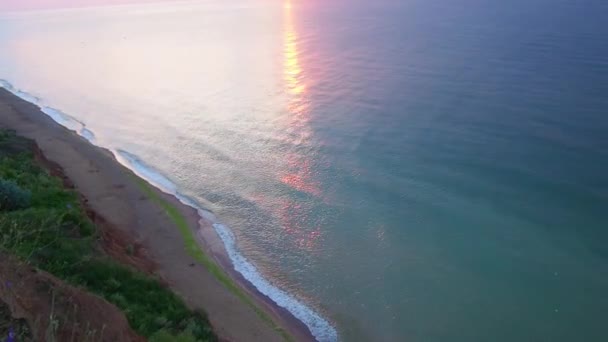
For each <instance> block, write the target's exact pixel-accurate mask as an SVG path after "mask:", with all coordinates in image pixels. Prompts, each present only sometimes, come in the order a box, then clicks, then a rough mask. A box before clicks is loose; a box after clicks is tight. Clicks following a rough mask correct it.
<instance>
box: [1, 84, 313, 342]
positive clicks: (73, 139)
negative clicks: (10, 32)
mask: <svg viewBox="0 0 608 342" xmlns="http://www.w3.org/2000/svg"><path fill="white" fill-rule="evenodd" d="M0 128H8V129H13V130H15V131H16V132H17V134H19V135H22V136H24V137H26V138H29V139H32V140H35V141H36V143H37V144H38V146H39V148H40V150H41V152H42V154H43V155H44V156H45V157H46V158H47V159H48V160H50V161H52V162H54V163H56V164H57V165H59V166H60V167H61V168H62V169H63V173H64V174H65V176H67V177H68V178H69V180H70V182H71V183H72V184H73V185H74V187H75V189H76V191H78V192H79V193H80V194H81V195H82V196H83V197H84V198H85V199H86V201H87V205H88V206H89V207H90V209H91V210H93V211H94V212H95V214H96V215H99V216H100V217H101V218H102V219H103V220H104V221H106V222H108V223H109V224H110V225H111V226H112V227H114V228H116V229H118V230H120V231H121V232H123V233H126V234H128V235H129V237H130V238H131V239H134V240H135V241H137V243H138V244H141V245H142V246H143V247H144V248H145V250H146V251H147V255H148V257H149V258H150V259H151V260H152V261H153V262H154V264H155V265H156V267H155V269H156V271H155V273H156V274H157V275H159V276H160V277H161V278H162V279H163V280H164V281H165V282H166V283H167V284H169V286H170V287H171V289H172V290H173V291H174V292H176V293H177V294H178V295H180V296H181V297H182V298H183V299H184V300H185V301H186V303H187V304H188V305H189V306H191V307H192V308H201V309H203V310H204V311H205V312H206V313H207V314H208V317H209V320H210V321H211V324H212V325H213V327H214V330H215V331H216V333H217V334H218V336H219V337H220V338H221V339H222V340H229V341H265V342H272V341H282V340H285V337H284V336H283V335H282V334H281V333H280V332H279V331H278V330H277V329H276V327H277V326H278V327H280V328H281V329H283V330H284V331H287V333H288V335H290V337H291V338H293V339H294V340H296V341H310V340H314V339H313V338H312V335H311V334H310V332H309V331H308V329H307V328H306V326H304V324H302V323H301V322H300V321H298V320H297V319H295V318H294V317H293V316H292V315H291V314H289V313H288V312H287V311H286V310H284V309H282V308H280V307H278V306H276V305H274V303H273V302H272V301H270V300H269V299H268V298H266V297H265V296H263V295H262V294H260V293H259V292H257V291H256V290H255V288H253V287H252V286H251V285H250V284H249V283H248V282H246V281H245V280H244V279H243V278H242V277H240V275H239V274H237V273H236V272H234V270H233V269H232V267H231V264H230V261H229V259H227V257H226V255H225V251H224V250H223V248H222V244H221V242H220V241H219V240H218V238H217V236H216V235H215V233H214V230H213V228H212V226H211V223H210V222H204V221H201V222H199V220H200V217H199V215H198V213H197V212H196V210H195V209H193V208H191V207H189V206H187V205H184V204H182V203H180V202H179V201H178V200H177V199H176V198H175V197H173V196H171V195H168V194H165V193H163V192H161V191H160V190H157V189H155V188H154V189H153V191H154V192H156V195H155V197H156V196H158V197H160V198H161V199H162V200H164V201H167V202H168V203H170V204H171V205H173V206H174V207H176V208H177V209H178V210H179V211H180V213H181V215H182V216H183V217H184V218H186V220H187V221H188V225H189V226H190V227H191V229H192V231H193V233H194V234H195V236H197V238H199V240H200V241H199V242H200V244H201V245H202V247H203V250H204V252H205V253H206V254H207V255H208V256H209V257H211V258H212V259H213V260H215V262H216V263H218V264H219V265H220V266H222V267H223V269H224V270H225V271H226V273H228V274H229V275H230V276H231V277H232V278H233V279H234V280H235V281H236V283H237V284H238V285H239V286H240V287H241V289H242V290H243V291H245V293H247V294H248V296H250V298H252V299H253V302H254V303H255V305H256V306H257V307H258V308H260V309H261V311H262V312H265V313H266V314H267V315H268V316H270V317H271V318H272V321H274V325H275V326H274V327H273V324H271V323H270V322H268V320H265V319H263V318H262V315H260V314H259V313H257V312H256V310H255V309H254V308H253V307H252V305H250V304H248V303H246V302H245V301H244V300H242V299H240V298H238V297H237V296H236V295H235V294H234V293H233V292H231V291H230V290H229V289H228V288H226V287H225V286H224V285H223V284H221V283H220V282H219V281H218V280H217V279H216V278H215V277H214V276H213V275H212V274H211V273H210V272H209V271H208V270H207V269H206V268H205V267H204V266H203V265H200V264H199V263H198V262H197V261H196V260H195V259H194V258H193V257H192V256H190V255H189V253H188V252H187V250H186V248H185V245H184V240H183V237H182V235H181V234H180V232H179V230H178V229H177V227H176V226H175V224H174V222H173V221H172V220H171V219H170V218H169V217H168V215H167V213H166V212H165V210H164V209H163V208H162V207H161V206H159V205H158V203H157V202H156V201H154V200H152V199H151V198H150V196H149V194H147V193H146V191H145V190H144V189H142V187H141V186H140V185H139V184H138V179H137V178H136V177H134V174H133V172H132V171H131V170H129V169H127V168H126V167H124V166H123V165H121V164H120V163H119V162H118V161H117V160H116V159H115V158H114V156H113V154H112V153H111V152H110V151H108V150H105V149H102V148H99V147H96V146H94V145H92V144H90V143H89V142H88V141H87V140H86V139H84V138H82V137H80V136H78V135H77V134H76V133H74V132H71V131H69V130H67V129H66V128H64V127H62V126H60V125H59V124H57V123H56V122H55V121H53V120H52V119H51V118H50V117H48V116H47V115H45V114H44V113H42V112H41V111H40V110H39V108H38V107H37V106H35V105H33V104H31V103H28V102H26V101H24V100H22V99H20V98H18V97H16V96H15V95H13V94H11V93H9V92H8V91H7V90H5V89H2V88H0ZM201 231H202V232H203V234H199V232H201ZM150 300H154V298H150Z"/></svg>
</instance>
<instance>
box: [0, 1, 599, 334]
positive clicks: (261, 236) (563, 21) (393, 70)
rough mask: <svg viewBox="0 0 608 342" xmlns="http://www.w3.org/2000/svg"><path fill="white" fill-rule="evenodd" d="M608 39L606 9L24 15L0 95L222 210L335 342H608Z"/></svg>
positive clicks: (418, 6) (508, 6) (378, 7)
mask: <svg viewBox="0 0 608 342" xmlns="http://www.w3.org/2000/svg"><path fill="white" fill-rule="evenodd" d="M606 18H608V3H606V2H604V1H600V0H587V1H568V0H552V1H549V0H531V1H520V0H515V1H509V2H506V1H498V0H485V1H484V0H458V1H439V0H431V1H428V0H427V1H423V0H411V1H390V0H381V1H373V2H371V1H357V0H349V1H347V0H337V1H332V2H328V1H320V0H313V1H283V2H281V1H270V0H269V1H233V2H225V1H224V2H219V1H218V2H211V1H204V2H194V3H186V4H171V5H169V4H165V5H162V4H160V5H159V4H156V5H137V6H124V7H104V8H92V9H86V10H68V11H47V12H28V13H25V12H24V13H18V14H15V13H13V14H4V15H1V16H0V51H2V54H0V78H2V79H4V80H6V81H7V82H9V83H10V84H12V86H13V87H15V88H18V89H21V90H22V91H24V92H27V93H29V94H30V95H32V96H35V97H36V98H37V99H33V100H36V101H38V103H40V105H41V106H43V107H45V108H46V112H48V113H50V115H54V116H55V118H56V119H57V120H59V121H61V120H63V121H64V124H66V125H68V126H71V128H72V129H75V130H77V131H79V132H80V133H81V134H83V135H84V136H86V137H87V138H89V139H90V140H91V141H92V142H93V143H95V144H98V145H101V146H106V147H108V148H110V149H113V150H115V151H124V153H126V154H124V155H126V156H129V158H131V159H129V160H131V161H132V163H131V164H130V165H131V166H132V167H134V168H136V169H138V170H139V171H140V172H144V173H145V174H146V175H148V178H152V179H153V180H154V179H156V181H157V183H160V184H161V185H163V184H164V185H165V188H166V187H170V188H174V189H175V190H177V191H179V192H180V193H181V194H182V195H183V196H187V197H188V198H190V199H192V200H194V201H196V202H197V203H198V205H200V206H201V207H204V208H207V209H209V210H212V211H213V212H214V214H215V216H216V217H217V219H218V220H219V221H220V222H221V223H222V224H223V227H226V228H227V229H228V230H229V231H230V232H232V234H233V235H234V238H235V241H236V245H235V247H236V250H237V252H238V253H239V254H238V256H242V257H244V258H246V260H245V261H244V259H239V258H235V263H236V265H237V268H238V267H240V266H243V265H244V264H242V263H243V262H247V263H251V265H255V268H256V269H257V270H256V271H251V269H248V268H247V267H245V269H246V270H244V271H243V272H245V273H247V272H249V273H248V274H249V275H250V279H252V280H253V281H254V282H255V283H257V284H258V285H260V284H262V283H263V282H264V281H265V282H268V283H269V284H263V285H260V286H264V287H265V288H269V287H268V286H270V284H272V287H274V289H275V290H278V291H284V292H276V291H275V292H272V291H271V292H272V294H274V295H275V298H276V299H277V300H279V301H282V302H283V303H294V300H298V301H299V303H301V304H302V305H306V307H305V308H303V307H302V306H299V307H297V308H295V309H294V310H295V311H298V312H305V314H303V316H302V317H304V319H309V321H308V323H309V326H311V327H312V330H313V331H314V332H316V334H317V336H319V337H320V339H324V340H325V339H329V340H331V339H332V338H333V335H332V328H329V327H327V326H325V325H323V323H324V322H328V323H329V324H331V325H332V326H333V327H334V328H335V329H336V330H337V332H338V335H339V337H340V339H341V340H346V341H371V340H374V341H605V340H606V336H608V327H607V326H606V324H605V322H606V319H605V317H606V312H607V311H608V118H606V111H607V110H608V27H607V26H606V23H605V19H606ZM6 86H8V85H6ZM15 91H16V90H15ZM22 95H23V94H22ZM58 110H59V111H58ZM161 175H162V176H161ZM256 272H257V273H256ZM252 274H253V276H252ZM258 275H261V276H263V277H264V279H265V280H260V279H258V278H256V276H258ZM273 291H274V290H273ZM281 293H282V294H287V293H288V294H289V296H290V297H289V298H287V299H286V298H283V297H282V299H280V298H279V297H281V296H282V295H281ZM307 310H310V312H309V311H307ZM311 312H314V313H311Z"/></svg>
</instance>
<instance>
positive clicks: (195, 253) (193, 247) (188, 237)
mask: <svg viewBox="0 0 608 342" xmlns="http://www.w3.org/2000/svg"><path fill="white" fill-rule="evenodd" d="M134 178H135V181H137V183H138V184H139V186H140V188H141V189H142V190H143V191H144V192H145V193H146V195H147V196H148V197H149V198H150V199H152V200H153V201H155V202H156V203H157V204H158V205H160V206H161V207H162V208H163V209H164V210H165V213H166V214H167V216H169V218H171V220H172V221H173V223H175V226H176V227H177V228H178V229H179V231H180V233H181V234H182V238H183V239H184V247H185V249H186V251H187V252H188V254H190V256H192V257H193V258H195V259H196V260H197V261H198V262H199V263H201V264H202V265H204V266H205V267H206V268H207V269H208V270H209V272H211V274H213V275H214V276H215V277H216V278H217V279H218V280H219V281H220V282H221V283H222V284H223V285H224V286H226V288H228V289H229V290H230V291H231V292H232V293H234V294H235V295H236V296H237V297H239V298H240V299H241V300H242V301H244V302H245V303H247V304H248V305H249V306H251V307H252V308H253V309H254V310H255V312H256V313H257V314H258V315H259V316H260V317H261V318H262V319H263V320H264V321H266V322H267V323H268V324H270V325H271V326H272V327H273V328H274V329H275V330H276V331H277V332H279V333H280V334H281V336H282V337H283V339H285V340H286V341H291V340H292V338H291V336H290V335H289V334H288V333H287V331H285V329H283V328H281V327H280V326H278V325H277V324H276V323H275V322H274V321H273V320H272V318H271V317H270V316H269V315H268V314H267V313H266V312H264V311H263V310H261V309H260V308H259V307H258V306H257V305H256V304H255V303H254V302H253V300H252V299H251V298H250V297H249V295H247V294H246V293H245V292H244V291H243V290H242V289H241V288H240V287H239V286H238V285H237V284H236V283H235V282H234V281H233V280H232V278H230V277H229V276H228V275H227V274H226V273H225V272H224V271H223V270H222V269H221V268H220V267H219V266H218V265H217V264H216V263H215V262H213V260H211V259H210V258H209V257H208V256H207V255H206V254H205V253H204V252H203V251H202V250H201V248H200V246H199V244H198V243H197V242H196V238H195V237H194V235H193V234H192V231H191V230H190V227H189V226H188V222H187V221H186V219H185V218H184V217H183V216H182V214H181V213H180V211H179V210H178V209H177V208H176V207H175V206H173V205H172V204H171V203H169V202H167V201H165V200H163V199H162V198H161V197H160V196H158V194H157V193H156V192H155V191H154V190H153V189H152V187H151V186H150V184H148V183H147V182H146V181H145V180H143V179H141V178H137V177H134Z"/></svg>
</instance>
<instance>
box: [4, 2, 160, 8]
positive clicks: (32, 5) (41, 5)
mask: <svg viewBox="0 0 608 342" xmlns="http://www.w3.org/2000/svg"><path fill="white" fill-rule="evenodd" d="M161 1H167V0H0V11H5V10H28V9H45V8H62V7H84V6H99V5H117V4H130V3H140V2H161Z"/></svg>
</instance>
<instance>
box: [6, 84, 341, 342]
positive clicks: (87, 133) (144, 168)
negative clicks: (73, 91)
mask: <svg viewBox="0 0 608 342" xmlns="http://www.w3.org/2000/svg"><path fill="white" fill-rule="evenodd" d="M0 87H2V88H4V89H6V90H8V91H9V92H11V93H12V94H14V95H16V96H17V97H20V98H21V99H23V100H25V101H27V102H30V103H32V104H34V105H36V106H38V107H39V108H40V110H41V111H42V112H43V113H45V114H46V115H48V116H49V117H51V118H52V119H53V120H54V121H55V122H57V123H58V124H60V125H62V126H64V127H66V128H68V129H70V130H72V131H74V132H76V133H77V134H79V135H80V136H82V137H84V138H85V139H87V140H88V141H89V142H91V143H93V144H95V134H93V132H92V131H91V130H89V129H87V128H86V125H85V124H84V123H83V122H81V121H79V120H77V119H76V118H74V117H72V116H70V115H68V114H66V113H64V112H62V111H60V110H58V109H55V108H52V107H48V106H45V105H44V103H43V101H42V100H41V99H40V98H38V97H36V96H33V95H31V94H29V93H27V92H24V91H22V90H20V89H17V88H15V87H14V86H13V85H12V84H11V83H9V82H7V81H5V80H3V79H0ZM112 152H113V153H114V155H115V156H116V157H117V158H116V159H117V160H118V161H119V162H121V163H122V164H123V165H125V166H126V167H128V168H129V169H131V170H132V171H133V172H135V173H136V174H137V175H138V176H140V177H142V178H143V179H145V180H146V181H148V182H149V183H150V184H152V185H154V186H155V187H157V188H158V189H160V190H161V191H163V192H166V193H168V194H170V195H173V196H175V197H176V198H177V199H178V200H179V201H180V202H182V203H183V204H185V205H188V206H190V207H192V208H194V209H196V210H197V211H198V213H199V216H201V217H203V218H207V219H211V220H212V222H213V228H214V229H215V231H216V233H217V234H218V236H219V237H220V239H221V240H222V242H223V243H224V248H225V249H226V252H227V253H228V256H229V258H230V260H231V261H232V265H233V267H234V269H235V270H236V271H237V272H239V273H240V274H241V275H242V276H243V277H244V278H245V279H247V281H249V282H250V283H251V284H252V285H253V286H254V287H255V288H256V289H257V290H258V291H260V293H262V294H264V295H265V296H267V297H268V298H270V299H271V300H272V301H274V302H275V303H276V304H277V305H278V306H280V307H282V308H285V309H286V310H287V311H289V312H290V313H291V314H292V315H293V316H294V317H296V318H297V319H298V320H300V321H301V322H302V323H304V324H305V325H306V326H307V327H308V329H310V331H311V333H312V335H313V336H314V337H315V339H316V340H317V341H319V342H334V341H337V340H338V333H337V331H336V329H335V328H334V327H333V326H332V325H331V324H330V323H329V322H328V321H327V320H325V319H324V318H323V317H321V316H320V315H319V314H318V313H316V312H315V311H314V310H313V309H311V308H310V307H308V306H306V305H305V304H304V303H302V302H300V301H299V300H298V299H296V298H294V297H293V296H291V295H289V294H288V293H287V292H285V291H283V290H281V289H280V288H278V287H277V286H275V285H273V284H272V283H271V282H270V281H268V280H267V279H265V278H264V277H263V276H262V274H261V273H260V272H259V271H258V269H257V268H256V267H255V266H254V265H253V264H252V263H251V262H250V261H249V260H248V259H247V258H246V257H245V256H243V255H242V254H241V253H240V251H239V250H238V247H237V244H236V239H235V237H234V234H233V233H232V231H230V229H228V228H227V227H226V226H225V225H223V224H221V223H219V222H217V220H216V219H215V216H213V214H211V213H210V212H209V211H208V210H207V209H205V208H202V207H201V206H199V205H198V204H197V203H196V202H195V201H194V200H192V199H190V198H188V197H186V196H184V195H182V194H180V193H179V191H178V188H177V185H176V184H175V183H173V182H172V181H171V180H169V179H168V178H167V177H165V176H164V175H162V174H161V173H160V172H158V171H156V170H155V169H154V168H152V167H150V166H148V165H147V164H146V163H144V162H143V161H142V160H141V159H140V158H139V157H137V156H136V155H134V154H132V153H129V152H127V151H124V150H121V149H116V150H112Z"/></svg>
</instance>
